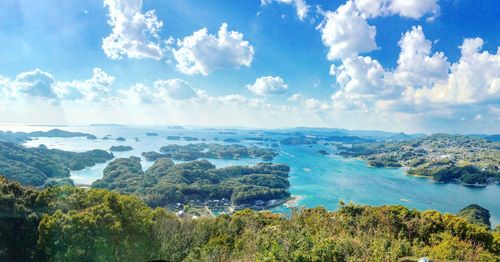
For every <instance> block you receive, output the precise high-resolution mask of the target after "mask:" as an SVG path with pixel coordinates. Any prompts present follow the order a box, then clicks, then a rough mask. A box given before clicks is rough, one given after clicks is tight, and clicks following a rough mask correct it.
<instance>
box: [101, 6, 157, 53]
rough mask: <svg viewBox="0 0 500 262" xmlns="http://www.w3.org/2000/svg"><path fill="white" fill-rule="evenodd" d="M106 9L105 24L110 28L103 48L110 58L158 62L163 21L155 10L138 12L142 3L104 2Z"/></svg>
mask: <svg viewBox="0 0 500 262" xmlns="http://www.w3.org/2000/svg"><path fill="white" fill-rule="evenodd" d="M104 6H105V7H108V9H109V19H108V24H109V25H110V26H111V28H112V32H111V34H110V35H109V36H107V37H105V38H104V39H103V42H102V49H103V50H104V53H105V54H106V56H108V57H109V58H111V59H122V58H123V57H124V56H126V57H128V58H138V59H140V58H152V59H157V60H159V59H161V58H162V57H163V56H164V50H163V49H162V48H161V46H160V41H159V35H158V32H159V31H160V29H161V28H162V26H163V22H162V21H160V20H159V19H158V18H157V17H156V13H155V11H154V10H151V11H147V12H146V13H144V14H143V13H141V8H142V0H104Z"/></svg>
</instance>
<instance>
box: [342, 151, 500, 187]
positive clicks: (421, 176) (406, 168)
mask: <svg viewBox="0 0 500 262" xmlns="http://www.w3.org/2000/svg"><path fill="white" fill-rule="evenodd" d="M338 156H341V157H344V158H347V159H349V158H351V159H356V160H361V161H363V162H366V165H367V166H368V167H371V168H388V169H402V170H403V172H404V175H406V176H412V177H418V178H426V179H430V180H432V182H434V183H438V184H448V183H452V184H457V185H461V186H465V187H472V188H485V187H488V186H491V185H499V184H500V183H486V184H467V183H463V182H461V181H448V182H443V181H437V180H434V178H433V177H432V176H424V175H419V174H410V173H408V170H409V169H410V167H408V166H403V165H401V167H388V166H382V167H376V166H372V165H369V164H368V160H366V159H364V158H362V157H359V156H358V157H349V156H343V155H338Z"/></svg>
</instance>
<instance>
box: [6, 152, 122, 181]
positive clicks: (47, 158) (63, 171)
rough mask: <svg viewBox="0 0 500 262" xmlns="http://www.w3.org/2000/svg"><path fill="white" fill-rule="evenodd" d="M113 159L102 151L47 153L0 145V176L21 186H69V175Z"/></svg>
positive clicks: (111, 155) (109, 154)
mask: <svg viewBox="0 0 500 262" xmlns="http://www.w3.org/2000/svg"><path fill="white" fill-rule="evenodd" d="M113 158H114V156H113V154H111V153H108V152H106V151H104V150H97V149H96V150H92V151H88V152H83V153H75V152H68V151H63V150H59V149H48V148H47V147H46V146H44V145H40V146H39V147H38V148H27V147H24V146H21V145H18V144H14V143H9V142H0V174H1V175H3V176H5V177H7V178H9V179H12V180H15V181H18V182H19V183H21V184H23V185H32V186H41V187H44V186H48V185H53V184H72V183H73V182H72V180H70V179H69V177H70V171H77V170H81V169H84V168H85V167H91V166H94V165H95V164H96V163H104V162H106V161H108V160H111V159H113Z"/></svg>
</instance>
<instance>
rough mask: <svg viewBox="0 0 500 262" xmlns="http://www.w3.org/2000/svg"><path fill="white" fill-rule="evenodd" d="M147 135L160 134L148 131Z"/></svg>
mask: <svg viewBox="0 0 500 262" xmlns="http://www.w3.org/2000/svg"><path fill="white" fill-rule="evenodd" d="M146 136H158V133H153V132H148V133H146Z"/></svg>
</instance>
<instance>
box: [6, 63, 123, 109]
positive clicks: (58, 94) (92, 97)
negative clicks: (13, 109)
mask: <svg viewBox="0 0 500 262" xmlns="http://www.w3.org/2000/svg"><path fill="white" fill-rule="evenodd" d="M113 82H114V77H113V76H110V75H108V74H106V72H104V71H103V70H102V69H100V68H94V70H93V76H92V78H90V79H86V80H73V81H71V82H65V81H57V80H56V79H55V78H54V76H52V74H50V73H47V72H44V71H42V70H40V69H35V70H33V71H29V72H23V73H20V74H18V75H17V76H16V78H15V79H14V80H10V79H9V78H6V77H2V76H0V88H1V90H0V93H3V94H4V96H3V97H2V98H8V99H11V100H27V101H29V100H31V99H32V98H35V99H47V100H48V101H49V102H52V103H58V102H59V101H63V100H83V99H85V100H86V101H97V100H100V99H104V98H106V97H108V96H109V92H110V87H111V85H112V83H113Z"/></svg>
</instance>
